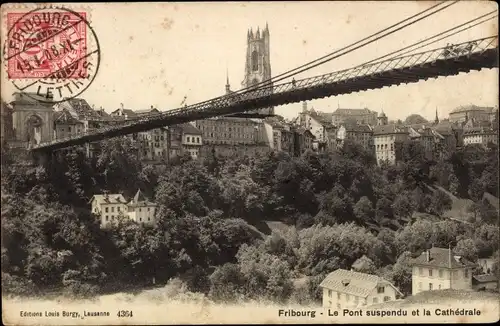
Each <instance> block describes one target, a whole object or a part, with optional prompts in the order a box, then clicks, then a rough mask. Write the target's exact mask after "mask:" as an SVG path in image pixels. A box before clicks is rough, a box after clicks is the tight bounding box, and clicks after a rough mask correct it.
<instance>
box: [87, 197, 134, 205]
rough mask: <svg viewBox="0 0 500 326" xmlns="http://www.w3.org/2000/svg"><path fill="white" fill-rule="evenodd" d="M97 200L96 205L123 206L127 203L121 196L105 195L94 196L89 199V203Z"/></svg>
mask: <svg viewBox="0 0 500 326" xmlns="http://www.w3.org/2000/svg"><path fill="white" fill-rule="evenodd" d="M93 200H97V204H98V205H101V204H120V203H121V204H125V203H126V202H127V201H126V200H125V198H124V197H123V195H122V194H105V195H94V196H92V198H91V199H90V202H92V201H93Z"/></svg>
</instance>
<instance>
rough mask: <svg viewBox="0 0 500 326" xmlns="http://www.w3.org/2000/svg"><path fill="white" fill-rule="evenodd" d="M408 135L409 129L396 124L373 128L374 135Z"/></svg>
mask: <svg viewBox="0 0 500 326" xmlns="http://www.w3.org/2000/svg"><path fill="white" fill-rule="evenodd" d="M406 133H408V128H407V127H403V126H398V125H395V124H389V125H381V126H374V127H373V134H374V135H385V134H406Z"/></svg>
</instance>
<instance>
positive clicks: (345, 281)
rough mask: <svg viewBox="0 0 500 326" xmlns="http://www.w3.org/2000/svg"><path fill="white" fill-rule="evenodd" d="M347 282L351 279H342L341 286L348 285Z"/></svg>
mask: <svg viewBox="0 0 500 326" xmlns="http://www.w3.org/2000/svg"><path fill="white" fill-rule="evenodd" d="M349 283H351V281H350V280H348V279H345V280H342V285H343V286H348V285H349Z"/></svg>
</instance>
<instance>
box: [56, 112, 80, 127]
mask: <svg viewBox="0 0 500 326" xmlns="http://www.w3.org/2000/svg"><path fill="white" fill-rule="evenodd" d="M54 122H55V123H56V124H57V123H64V124H79V123H81V122H80V121H79V120H78V119H75V117H74V116H73V115H71V113H70V112H68V110H67V109H63V110H62V111H56V112H54Z"/></svg>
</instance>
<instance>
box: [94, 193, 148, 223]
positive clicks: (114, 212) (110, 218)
mask: <svg viewBox="0 0 500 326" xmlns="http://www.w3.org/2000/svg"><path fill="white" fill-rule="evenodd" d="M89 203H90V204H91V212H92V214H94V215H97V216H99V219H100V222H101V227H107V226H109V225H110V224H112V223H114V222H116V221H117V220H118V217H119V216H124V217H127V218H129V219H131V220H132V221H135V222H137V223H141V224H147V225H154V224H156V220H155V212H156V204H154V203H152V202H150V201H148V200H147V199H146V197H145V196H144V195H143V193H142V192H141V190H140V189H139V190H138V191H137V193H136V194H135V196H134V198H132V200H130V201H129V202H127V201H126V200H125V198H124V197H123V195H122V194H102V195H101V194H100V195H94V196H92V198H91V199H90V201H89Z"/></svg>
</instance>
